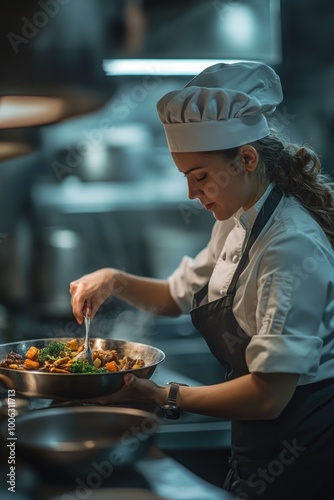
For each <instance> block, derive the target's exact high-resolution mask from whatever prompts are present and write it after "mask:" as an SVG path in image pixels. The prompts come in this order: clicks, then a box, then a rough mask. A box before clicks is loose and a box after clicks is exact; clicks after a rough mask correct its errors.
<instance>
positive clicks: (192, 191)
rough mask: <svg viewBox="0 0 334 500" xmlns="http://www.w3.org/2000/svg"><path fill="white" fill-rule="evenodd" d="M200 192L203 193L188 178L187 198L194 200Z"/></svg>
mask: <svg viewBox="0 0 334 500" xmlns="http://www.w3.org/2000/svg"><path fill="white" fill-rule="evenodd" d="M201 194H203V192H202V191H201V189H199V188H198V186H196V184H195V182H193V181H191V180H190V179H188V198H189V200H195V199H196V198H199V197H200V195H201Z"/></svg>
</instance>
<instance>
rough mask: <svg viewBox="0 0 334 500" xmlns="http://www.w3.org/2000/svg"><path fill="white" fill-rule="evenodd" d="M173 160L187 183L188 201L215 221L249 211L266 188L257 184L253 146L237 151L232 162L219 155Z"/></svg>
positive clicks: (187, 155)
mask: <svg viewBox="0 0 334 500" xmlns="http://www.w3.org/2000/svg"><path fill="white" fill-rule="evenodd" d="M172 157H173V160H174V162H175V164H176V166H177V168H178V169H179V171H180V172H182V173H183V174H184V176H185V177H186V179H187V183H188V197H189V199H191V200H194V199H196V198H197V199H198V200H199V201H200V203H201V204H202V205H203V206H204V207H205V208H206V210H210V211H212V213H213V215H214V217H215V218H216V219H217V220H227V219H229V218H230V217H232V216H233V215H234V214H235V213H236V212H237V211H238V210H239V209H240V208H241V207H242V208H243V209H244V210H248V208H250V207H251V206H252V205H254V203H256V201H257V200H258V199H259V198H260V197H261V196H262V194H263V193H264V191H265V189H266V187H267V186H263V185H262V184H261V183H260V182H259V180H258V175H257V173H256V167H257V165H258V162H259V156H258V153H257V151H256V150H255V149H254V148H253V147H252V146H242V147H241V148H239V151H238V154H237V156H236V157H235V158H234V160H228V159H227V158H225V157H224V156H223V153H220V152H208V153H172Z"/></svg>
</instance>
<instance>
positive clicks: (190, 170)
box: [179, 166, 203, 175]
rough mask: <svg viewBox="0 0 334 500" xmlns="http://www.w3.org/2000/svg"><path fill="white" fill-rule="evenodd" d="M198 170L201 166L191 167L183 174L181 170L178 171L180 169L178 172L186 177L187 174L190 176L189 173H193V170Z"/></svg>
mask: <svg viewBox="0 0 334 500" xmlns="http://www.w3.org/2000/svg"><path fill="white" fill-rule="evenodd" d="M200 168H203V167H201V166H199V167H191V168H189V170H186V171H185V172H183V171H182V170H180V169H179V170H180V172H181V174H183V175H188V174H190V173H191V172H193V171H194V170H199V169H200Z"/></svg>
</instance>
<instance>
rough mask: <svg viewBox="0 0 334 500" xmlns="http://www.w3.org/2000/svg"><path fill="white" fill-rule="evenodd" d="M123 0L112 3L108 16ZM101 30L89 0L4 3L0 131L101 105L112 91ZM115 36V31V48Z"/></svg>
mask: <svg viewBox="0 0 334 500" xmlns="http://www.w3.org/2000/svg"><path fill="white" fill-rule="evenodd" d="M123 3H124V2H123V0H117V2H116V1H115V2H113V4H112V6H111V7H110V10H111V13H110V20H112V19H114V18H117V19H118V17H119V16H121V13H122V10H123ZM105 29H106V22H105V18H104V16H103V11H102V10H101V5H100V2H96V1H95V0H85V2H82V1H81V0H71V1H70V2H68V1H66V2H65V0H62V1H60V0H57V1H50V2H44V1H43V2H42V1H39V2H27V1H26V0H16V1H15V2H9V3H8V5H7V6H6V9H4V12H3V13H2V15H1V17H0V32H1V33H2V34H3V41H2V43H1V44H0V62H1V75H0V129H4V128H7V127H9V128H10V127H27V126H36V125H44V124H49V123H55V122H59V121H63V120H67V119H70V118H74V117H78V116H81V115H86V114H88V113H91V112H94V111H97V110H99V109H101V108H102V107H103V106H104V105H105V104H106V103H107V102H108V101H109V100H110V98H111V97H112V95H113V94H114V91H115V87H114V83H113V82H111V81H110V80H109V79H108V78H107V77H106V75H105V74H104V71H103V69H102V60H103V57H104V45H103V43H104V38H103V37H104V36H105V32H104V30H105ZM118 36H121V35H117V33H116V30H115V35H114V38H113V42H114V43H115V46H116V43H117V41H118V38H117V37H118ZM110 38H112V37H111V35H110ZM111 52H112V51H111Z"/></svg>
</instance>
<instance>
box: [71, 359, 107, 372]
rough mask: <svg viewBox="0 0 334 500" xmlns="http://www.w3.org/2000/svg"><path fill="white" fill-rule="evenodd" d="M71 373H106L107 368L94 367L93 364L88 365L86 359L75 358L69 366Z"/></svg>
mask: <svg viewBox="0 0 334 500" xmlns="http://www.w3.org/2000/svg"><path fill="white" fill-rule="evenodd" d="M69 370H70V372H72V373H107V372H108V370H107V368H105V367H102V368H95V366H94V365H90V364H89V363H88V362H87V361H82V360H81V359H77V360H76V361H73V363H72V365H71V366H70V368H69Z"/></svg>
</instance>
